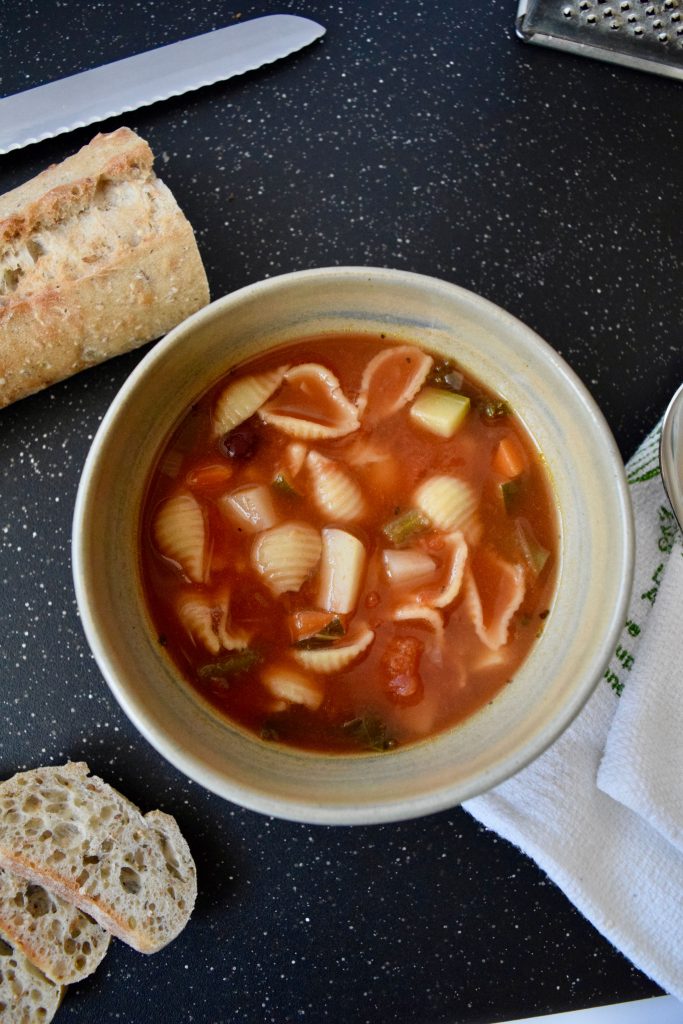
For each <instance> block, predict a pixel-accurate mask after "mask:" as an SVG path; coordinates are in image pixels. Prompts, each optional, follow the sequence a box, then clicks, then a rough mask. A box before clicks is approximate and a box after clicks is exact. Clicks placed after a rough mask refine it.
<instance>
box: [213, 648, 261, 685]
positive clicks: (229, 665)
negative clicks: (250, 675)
mask: <svg viewBox="0 0 683 1024" xmlns="http://www.w3.org/2000/svg"><path fill="white" fill-rule="evenodd" d="M262 658H263V655H262V654H261V653H260V651H256V650H254V648H253V647H246V648H245V649H244V650H243V651H231V652H230V654H228V656H227V657H226V658H221V660H220V661H213V662H211V663H210V664H208V665H202V667H201V668H200V669H199V672H198V675H199V678H200V679H224V678H225V677H226V676H235V675H239V674H240V673H241V672H248V671H249V669H250V668H254V666H255V665H258V664H259V662H260V661H261V660H262Z"/></svg>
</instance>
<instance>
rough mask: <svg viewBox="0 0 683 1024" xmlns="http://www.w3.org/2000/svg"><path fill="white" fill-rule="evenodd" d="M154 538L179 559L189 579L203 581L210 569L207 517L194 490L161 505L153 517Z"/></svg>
mask: <svg viewBox="0 0 683 1024" xmlns="http://www.w3.org/2000/svg"><path fill="white" fill-rule="evenodd" d="M153 534H154V540H155V543H156V545H157V547H158V548H159V550H160V551H161V553H162V554H163V555H165V556H166V558H170V559H171V561H173V562H177V563H178V565H179V566H180V567H181V569H182V570H183V572H184V573H185V575H186V576H187V577H188V579H191V580H192V581H193V583H203V582H205V581H206V579H207V577H208V571H209V545H208V538H207V528H206V519H205V516H204V510H203V509H202V507H201V505H200V504H199V502H198V501H197V499H196V498H194V497H193V496H192V495H191V494H177V495H175V496H174V497H173V498H168V499H167V500H166V501H164V502H163V504H162V505H160V507H159V509H158V510H157V513H156V515H155V517H154V523H153Z"/></svg>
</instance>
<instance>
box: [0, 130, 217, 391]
mask: <svg viewBox="0 0 683 1024" xmlns="http://www.w3.org/2000/svg"><path fill="white" fill-rule="evenodd" d="M152 163H153V155H152V151H151V149H150V148H149V146H148V144H147V143H146V142H145V141H144V140H143V139H140V138H139V136H137V135H136V134H135V133H134V132H132V131H130V129H128V128H120V129H119V130H118V131H116V132H113V133H111V134H108V135H98V136H96V138H95V139H93V141H92V142H90V143H89V144H88V145H87V146H85V147H84V148H83V149H82V150H80V152H78V153H76V154H75V155H74V156H72V157H69V158H68V159H67V160H65V161H64V162H63V163H61V164H56V165H53V166H52V167H50V168H48V169H47V170H46V171H43V172H42V174H39V175H37V177H36V178H34V179H32V180H31V181H29V182H27V183H26V184H24V185H21V186H19V188H17V189H14V190H13V191H12V192H9V193H7V194H6V195H4V196H1V197H0V408H2V407H3V406H6V405H9V404H10V403H11V402H14V401H16V400H17V399H20V398H23V397H24V396H26V395H29V394H32V393H33V392H35V391H38V390H40V389H41V388H44V387H47V386H48V385H50V384H53V383H55V382H56V381H58V380H62V379H64V378H65V377H68V376H71V375H72V374H74V373H77V372H79V371H80V370H83V369H85V368H86V367H88V366H91V365H94V364H96V363H99V362H102V361H103V360H105V359H108V358H110V357H112V356H115V355H119V354H121V353H123V352H127V351H129V350H130V349H132V348H136V347H137V346H139V345H142V344H144V343H146V342H148V341H151V340H153V339H155V338H158V337H160V336H161V335H163V334H165V333H166V332H167V331H169V330H170V329H171V328H172V327H174V326H175V325H176V324H178V323H180V322H181V321H182V320H184V319H185V318H186V317H187V316H189V315H190V314H191V313H194V312H196V311H197V310H198V309H200V308H201V307H202V306H204V305H206V303H207V302H208V301H209V289H208V282H207V279H206V273H205V271H204V267H203V265H202V261H201V257H200V255H199V250H198V249H197V243H196V240H195V237H194V232H193V230H192V227H191V225H190V223H189V221H188V220H187V219H186V217H185V216H184V215H183V213H182V212H181V210H180V208H179V207H178V205H177V203H176V202H175V199H174V198H173V196H172V194H171V192H170V191H169V189H168V188H167V187H166V186H165V185H164V184H163V183H162V182H161V181H160V180H159V179H158V178H157V177H156V176H155V174H154V172H153V169H152Z"/></svg>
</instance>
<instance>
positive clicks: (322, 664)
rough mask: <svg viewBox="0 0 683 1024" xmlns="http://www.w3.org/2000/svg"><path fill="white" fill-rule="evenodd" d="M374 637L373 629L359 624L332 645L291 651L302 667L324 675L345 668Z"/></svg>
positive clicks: (365, 648)
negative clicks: (357, 627)
mask: <svg viewBox="0 0 683 1024" xmlns="http://www.w3.org/2000/svg"><path fill="white" fill-rule="evenodd" d="M374 639H375V634H374V633H373V631H372V630H371V629H368V627H367V626H361V627H360V628H359V629H357V630H355V631H354V632H353V633H352V634H351V635H350V636H348V637H346V638H345V639H344V640H342V641H340V642H339V643H335V644H334V646H332V647H318V648H313V649H312V650H304V649H296V650H294V652H293V653H294V657H295V659H296V660H297V661H298V663H299V664H300V665H302V666H303V667H304V668H307V669H310V670H311V671H312V672H320V673H321V674H323V675H326V674H328V673H330V672H339V671H340V670H341V669H343V668H346V666H347V665H350V664H351V662H352V661H355V660H356V658H358V657H359V656H360V655H361V654H362V653H363V651H365V650H367V648H368V647H369V646H370V644H371V643H372V641H373V640H374Z"/></svg>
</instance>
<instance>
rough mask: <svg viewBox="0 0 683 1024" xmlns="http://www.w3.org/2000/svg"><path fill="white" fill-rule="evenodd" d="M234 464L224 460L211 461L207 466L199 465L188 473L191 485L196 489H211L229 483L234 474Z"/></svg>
mask: <svg viewBox="0 0 683 1024" xmlns="http://www.w3.org/2000/svg"><path fill="white" fill-rule="evenodd" d="M232 472H233V470H232V466H229V465H228V464H227V463H222V462H211V463H209V464H208V465H206V466H198V467H197V468H196V469H193V470H192V472H191V473H188V474H187V483H188V486H189V487H192V488H194V489H196V490H205V489H206V490H209V489H210V488H212V487H220V486H221V484H224V483H227V482H228V480H229V479H230V477H231V476H232Z"/></svg>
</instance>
